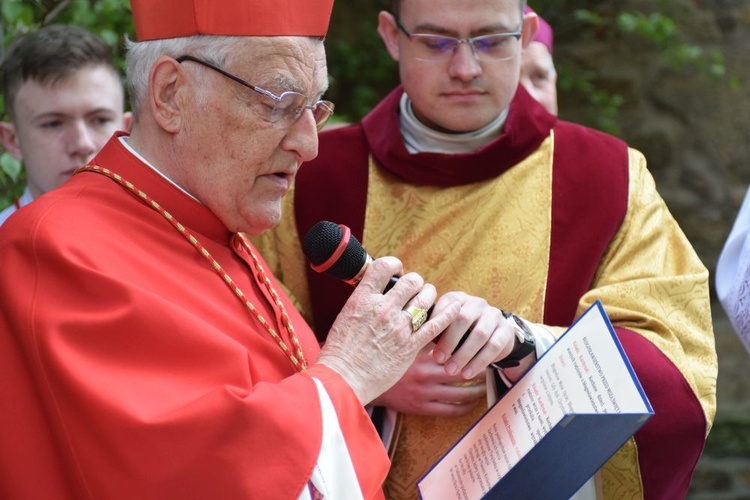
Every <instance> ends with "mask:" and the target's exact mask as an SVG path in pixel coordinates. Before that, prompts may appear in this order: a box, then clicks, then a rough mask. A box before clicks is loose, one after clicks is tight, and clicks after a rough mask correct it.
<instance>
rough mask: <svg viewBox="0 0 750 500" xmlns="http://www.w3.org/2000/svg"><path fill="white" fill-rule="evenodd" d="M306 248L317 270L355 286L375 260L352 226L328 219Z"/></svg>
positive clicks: (316, 229)
mask: <svg viewBox="0 0 750 500" xmlns="http://www.w3.org/2000/svg"><path fill="white" fill-rule="evenodd" d="M302 251H303V252H304V254H305V256H306V257H307V260H309V261H310V267H311V268H312V269H313V271H317V272H319V273H325V274H328V275H330V276H333V277H335V278H338V279H340V280H343V281H345V282H347V283H349V284H350V285H354V286H356V285H357V283H359V282H360V280H361V279H362V275H364V274H365V271H366V270H367V266H369V265H370V263H371V262H372V261H373V258H372V257H371V256H370V254H368V253H367V251H366V250H365V249H364V247H363V246H362V244H361V243H360V242H359V240H358V239H357V237H356V236H354V235H352V232H351V229H349V228H348V227H347V226H345V225H343V224H336V223H335V222H330V221H327V220H322V221H320V222H318V223H317V224H315V225H314V226H313V227H311V228H310V230H309V231H307V234H305V237H304V238H303V239H302ZM397 281H398V276H391V279H390V281H389V282H388V284H387V285H386V286H385V290H383V293H386V292H387V291H388V290H390V289H391V288H392V287H393V285H395V284H396V282H397ZM434 308H435V305H434V304H433V305H432V306H430V308H429V309H428V310H427V317H428V318H429V317H430V314H432V310H433V309H434ZM469 333H471V328H469V330H468V331H467V332H466V333H465V334H464V336H463V337H462V338H461V340H459V342H458V345H457V346H456V348H455V349H454V352H455V350H456V349H458V348H459V347H461V346H462V345H463V343H464V341H465V340H466V338H467V337H468V336H469ZM439 338H440V335H438V336H437V337H435V341H436V342H437V340H438V339H439Z"/></svg>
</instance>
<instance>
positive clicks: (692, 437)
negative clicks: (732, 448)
mask: <svg viewBox="0 0 750 500" xmlns="http://www.w3.org/2000/svg"><path fill="white" fill-rule="evenodd" d="M615 331H616V332H617V337H618V338H619V339H620V342H621V343H622V346H623V348H624V349H625V352H626V353H627V355H628V358H629V359H630V363H631V364H632V365H633V369H634V370H635V372H636V374H637V375H638V379H639V380H640V382H641V385H642V386H643V390H644V391H645V392H646V394H647V395H648V399H649V401H650V402H651V406H653V408H654V416H653V417H652V418H651V419H650V420H649V421H648V422H646V424H645V425H644V426H643V427H642V428H641V430H639V431H638V432H637V433H636V435H635V442H636V445H637V448H638V464H639V466H640V473H641V481H642V483H643V498H685V496H686V495H687V492H688V488H689V487H690V481H691V478H692V475H693V470H694V469H695V466H696V464H697V463H698V459H699V458H700V456H701V452H702V451H703V447H704V444H705V442H704V441H705V440H704V439H703V436H705V433H706V415H705V413H704V412H703V408H702V407H701V405H700V402H699V401H698V399H697V398H696V397H695V394H694V393H693V391H692V389H691V388H690V386H689V385H688V383H687V381H686V380H685V378H684V377H683V376H682V374H681V373H680V371H679V370H678V369H677V367H675V365H674V364H673V363H672V362H671V361H670V360H669V358H667V357H666V356H665V355H664V353H662V352H661V351H659V349H657V348H656V347H655V346H654V345H653V344H652V343H651V342H649V341H648V340H646V339H645V338H644V337H643V336H642V335H639V334H637V333H635V332H632V331H630V330H626V329H624V328H615Z"/></svg>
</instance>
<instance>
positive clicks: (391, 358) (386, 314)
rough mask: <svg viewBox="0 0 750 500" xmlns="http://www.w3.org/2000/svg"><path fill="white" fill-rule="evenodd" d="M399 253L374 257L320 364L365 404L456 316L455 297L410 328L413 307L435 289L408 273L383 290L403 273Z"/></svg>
mask: <svg viewBox="0 0 750 500" xmlns="http://www.w3.org/2000/svg"><path fill="white" fill-rule="evenodd" d="M402 270H403V268H402V265H401V262H400V261H399V260H398V259H396V258H395V257H384V258H381V259H377V260H375V261H374V262H373V263H372V264H371V265H370V266H369V267H368V269H367V272H366V273H365V275H364V277H363V278H362V281H361V282H360V283H359V284H358V285H357V288H356V289H355V290H354V292H353V293H352V295H351V297H350V298H349V300H348V301H347V302H346V304H345V305H344V308H343V309H342V311H341V313H340V314H339V315H338V317H337V318H336V321H335V322H334V324H333V326H332V327H331V330H330V332H329V333H328V338H327V340H326V343H325V345H324V346H323V348H322V350H321V352H320V355H319V356H318V361H317V362H318V363H321V364H324V365H326V366H328V367H330V368H332V369H333V370H335V371H336V372H338V373H339V374H340V375H341V376H342V377H343V378H344V379H345V380H346V381H347V382H348V383H349V385H351V387H352V389H353V390H354V392H355V393H356V394H357V395H358V396H359V399H360V401H361V402H362V404H368V403H370V402H371V401H372V400H373V399H374V398H376V397H377V396H379V395H380V394H382V393H383V392H385V391H386V390H388V389H389V388H390V387H391V386H393V384H395V383H396V381H398V379H399V378H401V376H402V375H403V374H404V372H405V371H406V370H407V368H409V366H410V365H411V364H412V363H413V361H414V359H415V358H416V356H417V354H418V353H419V351H420V350H421V349H422V348H423V347H424V346H425V345H427V344H428V343H429V342H430V341H431V340H432V339H433V338H435V336H437V335H438V334H439V333H440V332H442V331H443V330H445V329H446V328H447V327H448V326H449V325H450V324H451V322H453V321H454V320H455V319H456V317H457V316H458V313H459V309H460V304H459V301H458V300H456V299H455V298H453V299H451V298H448V299H444V300H441V308H440V310H439V311H437V310H436V311H434V312H433V313H432V315H431V317H430V319H429V320H428V321H427V322H425V323H424V324H423V325H422V326H421V327H420V328H419V329H417V330H416V331H412V319H411V316H410V315H409V314H408V313H407V312H406V311H404V309H405V308H407V307H409V306H415V307H418V308H420V309H424V310H427V309H429V308H430V306H432V304H433V302H434V301H435V298H436V297H437V292H436V291H435V287H434V286H432V285H430V284H425V283H424V280H423V279H422V277H421V276H419V275H418V274H416V273H407V274H405V275H404V276H401V277H400V278H399V280H398V282H397V283H396V284H395V285H394V286H393V288H392V289H391V290H389V291H388V293H386V294H383V293H382V290H383V289H384V288H385V286H386V284H387V283H388V281H389V279H390V278H391V276H394V275H399V274H401V272H402Z"/></svg>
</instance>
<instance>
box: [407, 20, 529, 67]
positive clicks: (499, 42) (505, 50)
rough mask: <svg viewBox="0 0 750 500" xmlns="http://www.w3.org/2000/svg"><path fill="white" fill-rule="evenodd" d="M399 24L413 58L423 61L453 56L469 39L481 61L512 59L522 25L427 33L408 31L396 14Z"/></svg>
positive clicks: (445, 58) (516, 48)
mask: <svg viewBox="0 0 750 500" xmlns="http://www.w3.org/2000/svg"><path fill="white" fill-rule="evenodd" d="M394 19H395V21H396V26H398V29H400V30H401V31H403V32H404V34H405V35H406V36H407V37H408V38H409V41H410V42H412V45H413V47H414V58H415V59H419V60H420V61H433V62H444V61H447V60H448V59H450V58H451V57H452V56H453V54H454V53H455V52H456V50H457V49H458V46H459V44H462V43H467V44H469V47H471V52H472V54H474V57H476V58H477V59H479V60H480V61H503V60H505V59H510V58H511V57H513V56H514V55H515V54H516V53H517V52H518V45H519V43H518V42H519V40H520V39H521V27H522V24H523V23H522V24H519V25H518V29H517V30H516V31H514V32H512V33H495V34H492V35H482V36H475V37H471V38H455V37H452V36H442V35H432V34H427V33H409V32H408V31H407V30H406V28H404V25H403V24H401V21H399V19H398V17H396V16H394Z"/></svg>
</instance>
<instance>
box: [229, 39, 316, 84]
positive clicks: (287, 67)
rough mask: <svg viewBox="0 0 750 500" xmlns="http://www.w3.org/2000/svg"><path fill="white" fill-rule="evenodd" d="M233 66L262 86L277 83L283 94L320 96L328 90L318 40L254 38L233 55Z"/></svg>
mask: <svg viewBox="0 0 750 500" xmlns="http://www.w3.org/2000/svg"><path fill="white" fill-rule="evenodd" d="M231 64H232V66H233V68H234V69H235V70H237V71H240V70H241V71H242V74H243V75H245V76H246V77H247V78H253V79H254V80H255V82H256V83H257V84H259V85H262V84H263V83H266V84H268V83H275V84H276V85H279V86H282V87H283V88H284V90H294V91H297V92H300V93H304V94H310V93H319V92H322V91H323V90H325V89H326V88H327V86H328V70H327V66H326V55H325V48H324V45H323V41H322V40H321V39H320V38H315V37H298V36H278V37H252V39H250V40H248V43H247V44H243V46H242V47H241V48H240V49H239V50H238V51H236V52H235V53H234V55H233V56H232V61H231Z"/></svg>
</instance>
